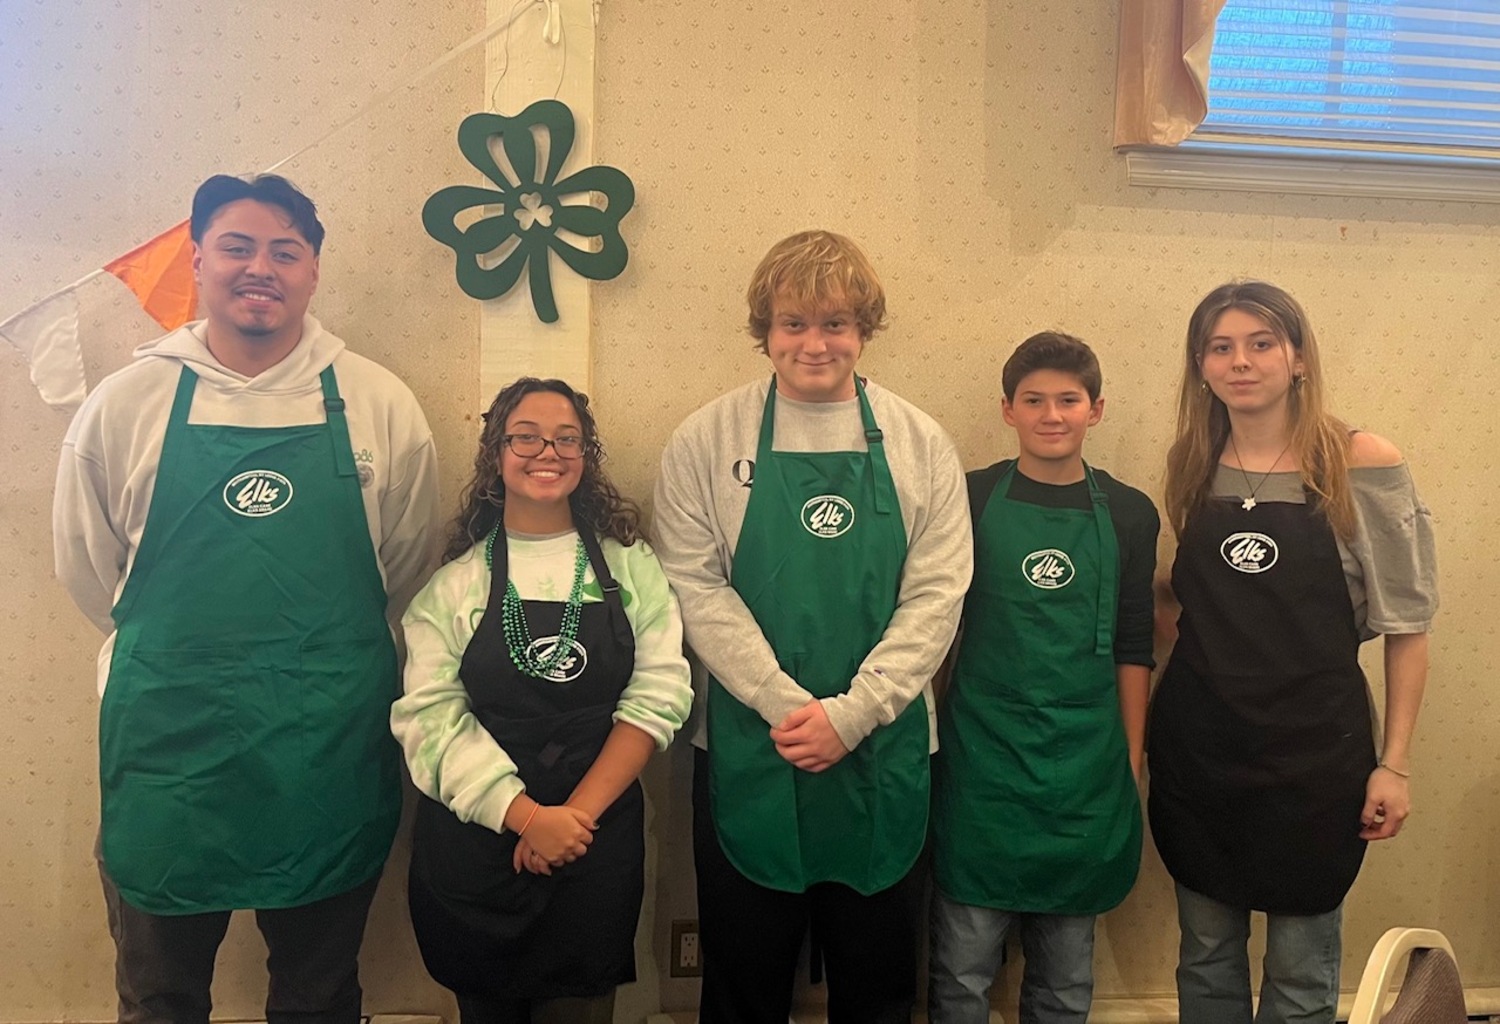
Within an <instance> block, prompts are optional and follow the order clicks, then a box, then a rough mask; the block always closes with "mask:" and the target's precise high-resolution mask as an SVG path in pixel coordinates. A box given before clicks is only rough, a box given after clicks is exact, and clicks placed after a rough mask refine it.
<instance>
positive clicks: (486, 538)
mask: <svg viewBox="0 0 1500 1024" xmlns="http://www.w3.org/2000/svg"><path fill="white" fill-rule="evenodd" d="M603 461H604V449H603V448H602V447H601V446H600V444H599V440H598V434H597V430H596V427H595V423H594V417H593V414H592V412H591V411H590V409H589V404H588V398H587V397H586V396H585V395H583V394H581V393H579V392H576V391H574V390H573V389H572V388H571V387H569V386H568V385H567V384H565V383H563V382H562V381H559V380H537V379H535V378H532V377H523V378H521V379H520V380H518V381H516V382H515V383H513V384H511V385H509V386H508V387H506V388H504V389H503V390H502V391H501V392H500V394H499V395H498V396H497V397H496V398H495V401H494V403H493V404H492V405H491V406H490V409H489V412H487V413H486V414H485V416H484V429H483V431H482V432H481V434H480V439H479V453H478V455H477V456H476V457H475V460H474V476H473V479H472V480H471V481H470V483H469V485H468V487H467V488H466V489H465V491H464V497H463V501H462V508H461V510H460V512H459V515H458V518H457V519H456V520H455V521H454V523H453V526H452V528H451V530H450V535H449V540H448V544H447V548H446V550H445V551H444V553H443V562H444V564H443V566H442V567H441V568H440V569H438V571H437V573H436V574H435V575H434V576H433V578H432V580H431V582H429V583H428V584H427V586H426V587H425V588H424V589H423V590H422V592H421V593H420V594H418V595H417V597H416V599H415V600H413V602H412V604H411V607H410V608H409V609H408V610H407V612H406V615H405V616H404V617H403V619H402V625H403V627H404V629H405V632H406V644H407V663H406V677H405V695H404V696H403V697H401V699H400V700H398V701H396V703H395V706H394V707H393V708H392V711H391V728H392V731H393V732H394V733H395V735H396V738H397V739H398V740H399V741H400V742H401V745H402V748H403V749H404V750H405V752H406V761H407V765H408V766H409V767H410V769H411V776H412V781H413V782H414V783H415V784H416V786H417V788H418V789H419V790H421V792H422V793H423V795H424V797H425V799H423V800H422V801H421V803H420V806H419V807H418V810H417V819H416V826H415V832H414V835H413V839H412V862H411V876H410V884H409V898H410V904H411V916H412V925H413V928H414V930H415V932H416V936H417V943H418V945H419V946H420V948H421V951H422V957H423V959H424V961H425V962H426V964H427V969H428V971H429V972H430V973H431V974H432V976H433V977H434V978H435V979H436V980H437V981H439V982H440V983H441V984H443V985H445V986H447V987H448V988H449V989H451V990H453V992H454V994H455V995H456V996H457V999H458V1006H459V1011H460V1016H461V1019H462V1022H463V1024H528V1022H530V1024H542V1022H554V1021H569V1022H596V1021H597V1022H608V1021H610V1020H611V1019H612V1016H613V1005H614V990H615V987H616V986H618V985H620V984H623V983H626V982H630V981H634V980H635V957H634V940H635V930H636V922H637V919H638V917H639V915H640V907H641V897H642V891H643V868H644V859H645V851H644V847H645V844H644V838H643V823H642V822H643V802H642V796H641V787H640V783H639V782H638V781H637V779H638V776H639V775H640V773H641V770H642V768H643V767H644V766H645V764H646V762H647V760H648V759H649V758H650V756H651V754H652V752H653V751H656V750H660V749H664V748H665V747H666V746H667V744H668V743H669V742H670V741H671V739H672V737H673V735H674V734H675V733H676V732H677V730H678V728H680V727H681V725H682V723H683V720H684V719H685V718H686V717H687V714H688V711H689V709H690V707H691V705H692V689H691V685H690V682H689V673H688V666H687V662H686V661H685V660H684V658H683V655H682V621H681V617H680V615H679V612H678V607H677V601H676V599H675V598H674V597H673V595H672V592H671V590H670V588H669V587H668V585H667V580H666V577H665V575H664V574H663V573H662V569H661V566H660V565H659V564H658V563H657V560H656V556H655V554H654V553H653V552H652V550H651V548H650V546H649V545H647V544H646V542H645V541H644V540H643V539H642V537H641V529H640V523H639V512H638V510H637V508H636V506H635V505H634V504H633V503H632V502H630V501H628V500H626V499H625V498H623V497H621V495H620V493H619V492H618V491H617V490H616V489H615V487H614V485H613V484H611V483H610V481H609V478H608V477H607V476H606V475H605V473H604V470H603V468H602V463H603Z"/></svg>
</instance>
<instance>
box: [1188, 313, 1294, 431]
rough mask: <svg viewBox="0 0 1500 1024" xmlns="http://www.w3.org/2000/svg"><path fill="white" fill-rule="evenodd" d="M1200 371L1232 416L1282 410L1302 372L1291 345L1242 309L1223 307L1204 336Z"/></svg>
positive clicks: (1261, 321) (1199, 359)
mask: <svg viewBox="0 0 1500 1024" xmlns="http://www.w3.org/2000/svg"><path fill="white" fill-rule="evenodd" d="M1198 370H1199V372H1200V373H1201V374H1202V375H1203V379H1204V380H1205V381H1206V382H1207V383H1208V386H1209V388H1210V389H1211V390H1212V391H1213V393H1214V395H1215V396H1216V397H1217V398H1218V399H1219V401H1221V402H1223V403H1224V405H1225V407H1226V408H1228V410H1229V412H1230V414H1231V415H1250V416H1254V415H1261V414H1264V413H1267V412H1275V411H1282V410H1284V409H1285V408H1286V405H1287V396H1288V395H1289V394H1290V392H1291V389H1292V381H1293V379H1294V378H1295V377H1297V376H1300V375H1301V374H1302V372H1303V366H1302V358H1301V356H1299V355H1298V354H1297V352H1296V350H1295V349H1294V348H1293V347H1292V344H1291V342H1289V341H1287V339H1286V338H1284V337H1282V336H1281V335H1280V334H1278V333H1277V332H1276V331H1275V330H1274V329H1273V328H1272V327H1271V325H1270V324H1268V323H1266V321H1264V320H1262V319H1261V318H1260V317H1258V316H1256V315H1255V314H1253V313H1249V312H1246V311H1245V310H1243V309H1226V310H1225V311H1224V312H1223V313H1221V314H1220V315H1219V318H1218V320H1217V321H1215V322H1214V325H1213V327H1212V329H1210V331H1209V332H1208V339H1207V341H1206V342H1205V343H1204V346H1203V351H1202V352H1201V353H1199V355H1198Z"/></svg>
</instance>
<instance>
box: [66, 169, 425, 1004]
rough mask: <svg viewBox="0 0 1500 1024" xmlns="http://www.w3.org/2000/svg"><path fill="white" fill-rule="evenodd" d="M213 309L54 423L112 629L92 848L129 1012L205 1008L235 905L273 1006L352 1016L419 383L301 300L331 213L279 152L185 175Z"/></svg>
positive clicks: (201, 280)
mask: <svg viewBox="0 0 1500 1024" xmlns="http://www.w3.org/2000/svg"><path fill="white" fill-rule="evenodd" d="M190 228H191V234H192V238H193V253H194V255H193V271H194V275H195V277H196V279H197V285H198V290H199V293H200V295H201V297H202V306H203V309H204V310H205V311H206V313H207V316H206V318H205V319H203V320H200V321H195V322H193V323H190V324H187V325H185V326H183V327H181V328H179V329H177V330H175V331H173V332H172V333H170V334H168V335H166V336H165V337H163V338H160V339H158V340H156V341H154V342H151V343H149V344H147V345H144V346H142V347H141V348H139V349H137V350H136V352H135V358H134V360H133V361H132V363H131V365H130V366H127V367H126V368H125V369H123V370H120V371H119V372H117V373H114V374H112V375H110V376H109V377H107V378H106V379H105V380H103V381H102V382H101V383H100V384H99V386H98V388H96V389H95V391H94V392H93V394H91V395H90V396H89V397H88V399H87V400H86V401H85V402H84V404H83V407H82V408H81V409H79V411H78V415H77V416H76V417H75V418H74V420H73V423H72V426H71V427H70V428H69V429H68V434H67V437H66V438H65V440H64V441H63V450H62V458H61V462H60V465H59V467H58V475H57V493H56V499H55V504H54V508H53V533H54V536H55V538H56V554H57V575H58V579H60V580H61V581H62V582H63V584H64V585H65V586H66V587H67V588H68V592H69V594H70V595H71V596H72V597H73V599H74V601H76V602H77V604H78V606H79V608H80V609H81V610H82V611H83V612H84V614H86V615H87V616H88V617H89V618H90V619H91V620H92V621H93V622H94V623H95V624H96V625H97V626H98V627H99V628H100V629H101V630H102V631H103V632H104V633H106V634H107V639H106V640H105V643H104V650H103V651H102V652H101V653H100V656H99V691H100V695H101V706H100V710H99V790H100V803H101V822H100V830H99V856H100V875H101V877H102V880H103V885H104V896H105V903H106V906H107V908H108V911H109V924H110V933H111V935H112V936H113V938H114V940H115V950H116V961H115V963H116V970H115V984H116V988H117V991H118V994H119V999H120V1004H119V1014H120V1020H122V1021H146V1020H153V1021H155V1020H172V1021H191V1020H199V1021H206V1020H208V1017H209V1011H210V1008H211V1004H210V998H209V989H210V983H211V981H212V979H213V968H214V954H215V950H217V948H218V946H219V943H220V942H221V941H222V940H223V938H224V933H225V929H226V928H227V926H228V924H229V917H230V913H231V911H233V910H236V909H241V908H244V909H254V910H255V911H256V924H257V925H258V926H259V927H260V930H261V932H262V933H263V934H264V936H265V939H266V944H267V946H268V948H269V950H270V958H269V960H268V965H269V969H270V976H271V982H270V995H269V997H268V999H267V1003H266V1019H267V1020H268V1021H270V1022H271V1024H278V1022H283V1021H287V1020H320V1021H328V1022H330V1024H355V1022H356V1021H357V1020H358V1019H359V1017H360V1013H361V1007H360V986H359V972H358V959H357V957H358V953H359V946H360V940H361V937H362V936H363V934H364V927H365V917H366V914H367V912H368V910H369V906H370V900H371V898H372V896H373V895H374V892H375V885H376V882H377V881H378V880H379V877H380V869H381V867H382V866H383V865H384V863H385V858H386V855H387V853H388V852H389V851H390V847H391V840H392V837H393V836H394V834H395V830H396V821H397V818H398V817H399V815H400V810H401V793H400V786H399V775H398V770H399V769H398V762H397V747H396V745H395V744H394V743H393V742H391V737H390V734H389V732H388V728H387V717H388V714H389V709H390V703H391V701H392V699H394V697H395V695H396V693H397V692H398V686H397V677H396V653H395V646H394V644H393V642H392V638H391V631H390V628H389V626H388V624H387V620H386V612H387V606H388V604H390V603H396V605H397V607H398V608H399V607H401V606H402V605H404V602H405V598H406V597H409V596H410V595H411V593H412V592H413V591H414V590H415V589H416V586H417V584H419V583H420V582H421V579H420V577H421V576H422V574H423V573H424V572H425V571H426V569H427V567H428V563H429V552H430V550H431V542H430V537H431V533H430V526H431V522H432V514H433V510H434V505H435V503H436V497H437V466H436V458H435V455H434V450H433V445H432V434H431V432H430V431H429V430H428V428H427V422H426V419H425V418H424V417H423V415H422V410H421V408H420V407H419V406H418V405H417V401H416V399H415V398H414V397H413V396H412V393H411V391H410V390H409V389H408V388H407V387H406V385H404V384H403V383H401V381H399V380H397V379H396V377H395V376H394V375H393V374H391V373H390V372H389V371H387V370H385V369H384V368H382V367H380V366H378V365H376V364H375V363H373V362H371V361H370V360H368V359H365V358H363V357H361V356H359V355H356V354H354V353H352V352H350V351H349V350H348V349H347V348H346V347H345V346H344V343H343V342H342V341H341V340H339V339H338V338H336V337H334V336H333V335H332V334H330V333H329V332H327V331H325V330H324V329H323V327H322V325H320V324H319V323H318V321H317V320H316V319H314V318H313V317H311V316H309V315H308V314H307V307H308V303H309V302H310V300H311V299H312V296H313V293H314V291H315V290H316V289H317V284H318V255H319V251H320V249H321V246H322V242H323V225H322V224H321V223H319V221H318V217H317V211H316V209H315V207H314V206H313V203H312V201H311V200H309V199H308V198H307V197H306V196H305V195H303V194H302V193H301V192H299V191H298V190H297V189H296V188H295V187H294V186H293V185H292V184H291V183H290V182H288V181H286V179H284V178H280V177H278V176H276V175H261V176H259V177H257V178H254V179H251V180H248V181H245V180H241V179H239V178H232V177H229V176H227V175H222V174H221V175H215V176H214V177H212V178H210V179H208V180H207V181H206V182H204V183H203V185H202V186H200V187H199V189H198V192H197V193H196V195H195V196H194V197H193V212H192V219H191V223H190Z"/></svg>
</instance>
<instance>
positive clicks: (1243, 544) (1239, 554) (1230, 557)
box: [1219, 533, 1279, 573]
mask: <svg viewBox="0 0 1500 1024" xmlns="http://www.w3.org/2000/svg"><path fill="white" fill-rule="evenodd" d="M1219 554H1221V555H1223V556H1224V561H1226V562H1228V563H1229V567H1230V568H1231V569H1235V570H1238V571H1239V572H1249V573H1256V572H1265V571H1266V570H1267V569H1269V568H1271V566H1273V565H1275V564H1276V558H1277V555H1278V554H1279V552H1278V551H1277V550H1276V542H1275V541H1274V540H1272V539H1271V538H1270V537H1267V536H1266V535H1265V534H1263V533H1231V534H1230V535H1229V536H1228V537H1226V538H1224V543H1222V544H1220V545H1219Z"/></svg>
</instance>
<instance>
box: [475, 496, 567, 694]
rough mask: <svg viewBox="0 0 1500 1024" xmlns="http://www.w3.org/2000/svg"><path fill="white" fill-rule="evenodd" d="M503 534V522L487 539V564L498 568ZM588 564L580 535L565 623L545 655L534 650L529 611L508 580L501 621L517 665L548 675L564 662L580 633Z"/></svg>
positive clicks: (540, 675)
mask: <svg viewBox="0 0 1500 1024" xmlns="http://www.w3.org/2000/svg"><path fill="white" fill-rule="evenodd" d="M499 535H500V524H499V523H496V524H495V528H494V529H493V530H491V531H490V535H489V536H488V537H486V538H485V541H484V564H485V566H486V567H487V568H488V569H489V570H490V571H491V572H494V570H495V538H496V537H498V536H499ZM588 565H589V553H588V549H586V548H585V547H584V546H583V538H582V537H579V538H578V554H577V555H576V556H575V557H574V559H573V589H572V591H570V592H569V593H568V604H567V607H565V608H564V609H563V617H562V626H561V628H560V629H558V631H557V643H556V645H555V646H553V648H552V650H551V651H550V652H548V654H547V656H546V657H543V658H538V657H536V656H534V655H533V654H532V653H531V647H532V643H533V641H532V639H531V628H530V627H529V626H527V625H526V611H525V609H524V608H522V607H521V595H520V594H518V593H516V585H515V584H514V583H513V582H511V580H510V578H509V576H507V577H506V580H505V602H504V606H503V608H502V611H501V619H500V621H501V623H502V625H504V627H505V646H506V649H508V650H509V651H510V660H511V661H512V662H513V663H514V664H515V666H516V668H518V669H520V670H521V671H522V672H524V673H526V674H527V675H528V676H533V677H535V678H537V679H545V678H546V677H547V675H548V673H550V672H551V671H552V670H553V669H555V668H557V666H558V665H560V664H562V661H563V659H564V658H566V657H568V656H569V655H571V654H572V653H573V640H574V639H575V638H576V637H577V636H578V620H579V619H580V618H582V616H583V576H584V573H585V571H586V570H587V569H588Z"/></svg>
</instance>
